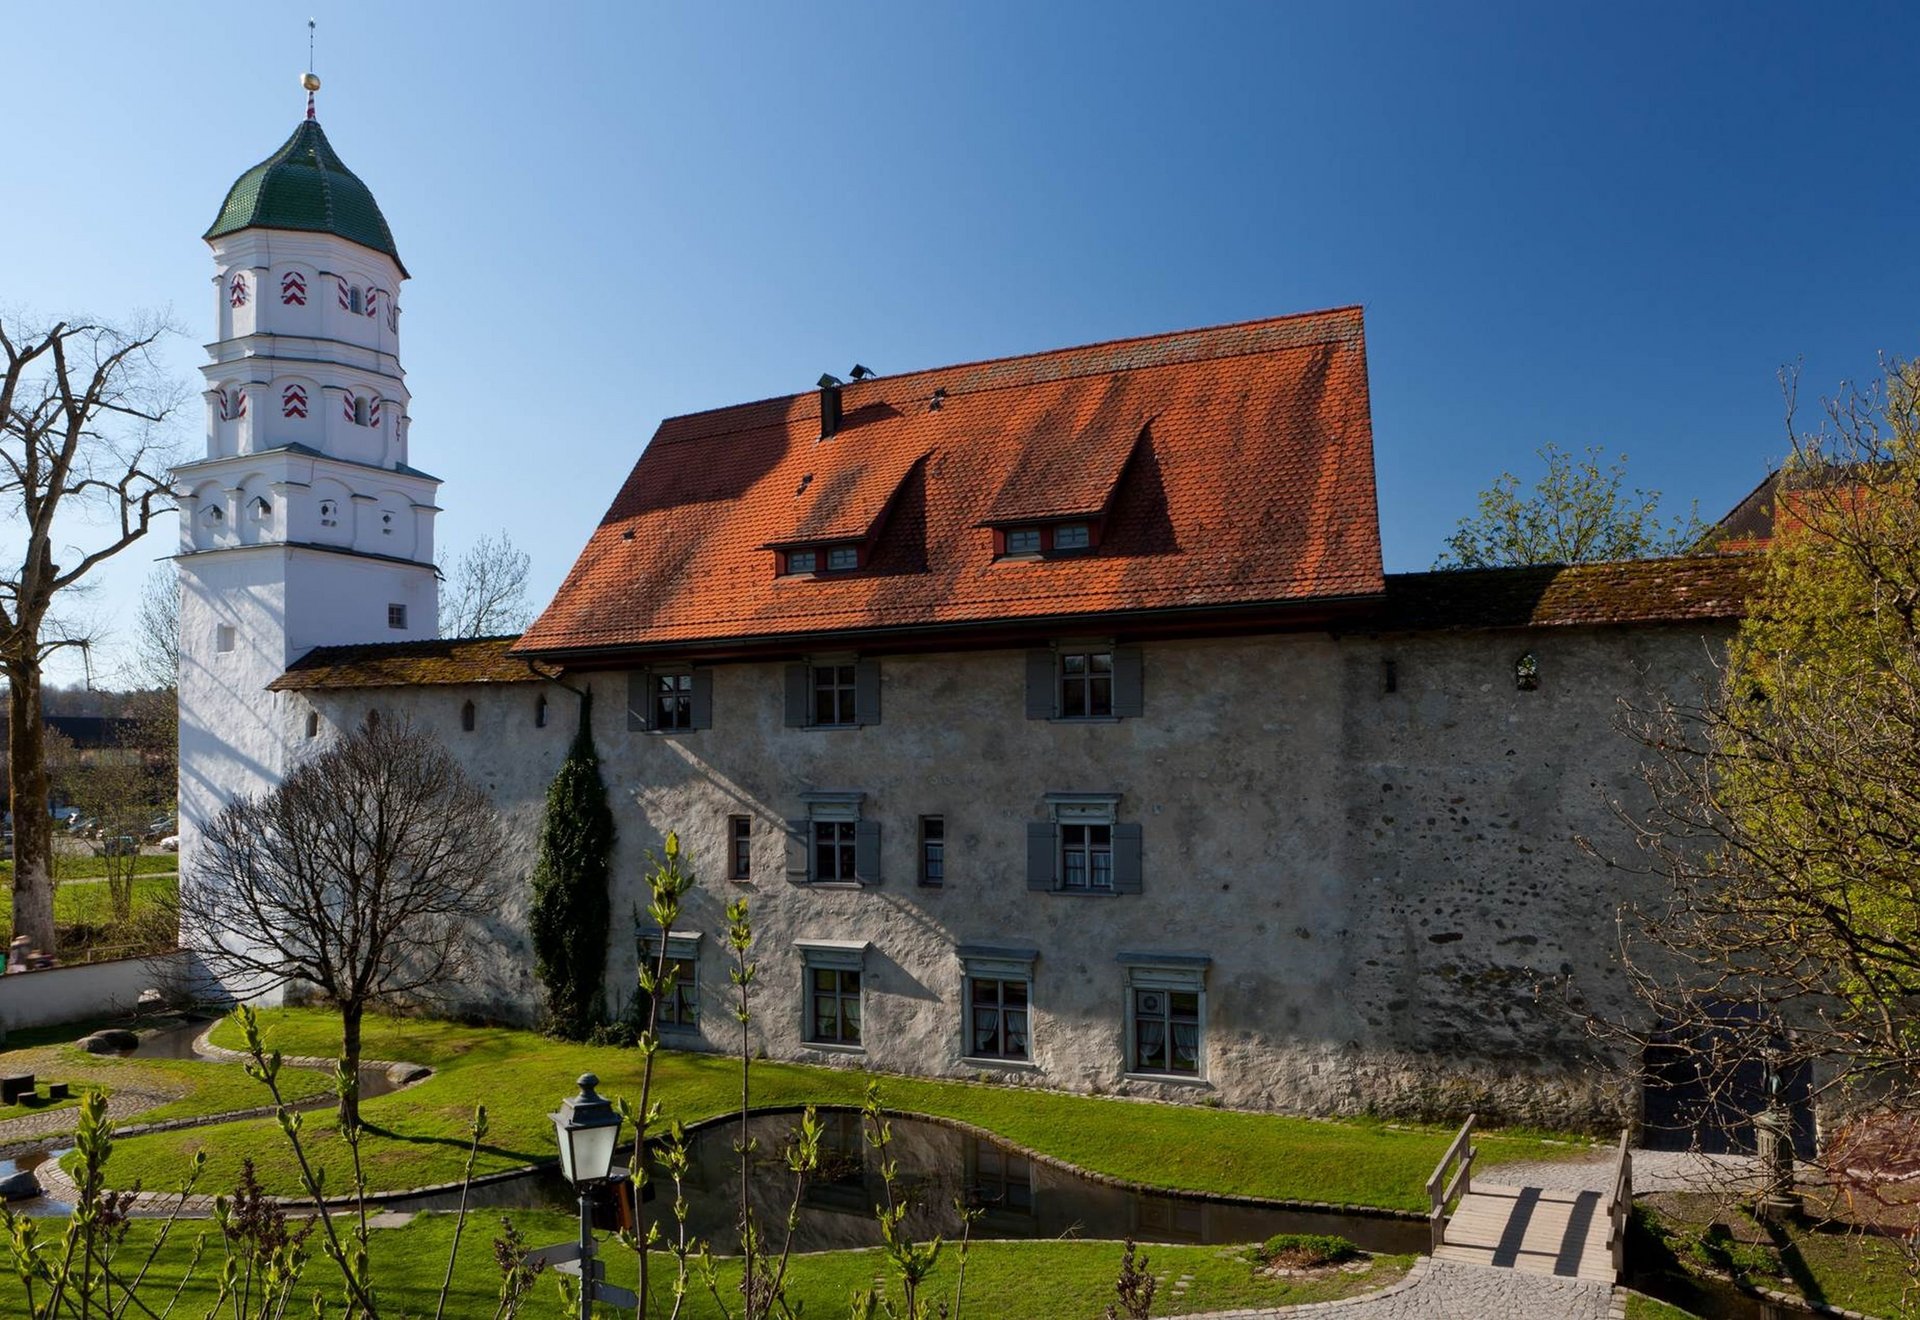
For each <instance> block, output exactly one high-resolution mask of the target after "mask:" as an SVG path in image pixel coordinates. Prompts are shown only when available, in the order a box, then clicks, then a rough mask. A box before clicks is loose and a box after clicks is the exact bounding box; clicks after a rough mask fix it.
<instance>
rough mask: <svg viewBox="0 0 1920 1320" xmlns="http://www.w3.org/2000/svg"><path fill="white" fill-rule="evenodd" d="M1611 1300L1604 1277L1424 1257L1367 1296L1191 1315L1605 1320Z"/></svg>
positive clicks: (1257, 1319)
mask: <svg viewBox="0 0 1920 1320" xmlns="http://www.w3.org/2000/svg"><path fill="white" fill-rule="evenodd" d="M1612 1304H1613V1288H1612V1287H1611V1286H1610V1285H1608V1284H1604V1283H1590V1282H1588V1281H1586V1280H1584V1279H1557V1278H1553V1277H1551V1276H1548V1275H1543V1274H1522V1273H1520V1272H1519V1271H1517V1270H1496V1269H1488V1268H1486V1267H1485V1266H1480V1265H1456V1264H1453V1263H1452V1262H1450V1261H1444V1260H1425V1259H1423V1260H1420V1261H1418V1262H1416V1263H1415V1264H1414V1267H1413V1268H1412V1269H1411V1270H1409V1271H1408V1272H1407V1277H1406V1278H1405V1279H1402V1280H1401V1281H1400V1282H1399V1283H1397V1284H1395V1285H1393V1286H1392V1287H1391V1288H1386V1289H1383V1290H1381V1291H1380V1292H1377V1293H1371V1294H1369V1295H1368V1296H1365V1297H1350V1298H1348V1299H1347V1300H1346V1301H1343V1302H1314V1303H1312V1304H1310V1305H1307V1306H1282V1307H1268V1308H1265V1309H1262V1310H1253V1311H1215V1312H1212V1313H1210V1314H1208V1315H1205V1316H1194V1317H1190V1320H1295V1317H1300V1318H1301V1320H1309V1318H1310V1320H1321V1317H1323V1316H1331V1317H1337V1320H1608V1316H1609V1314H1610V1313H1611V1307H1612Z"/></svg>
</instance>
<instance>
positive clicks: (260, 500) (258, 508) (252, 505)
mask: <svg viewBox="0 0 1920 1320" xmlns="http://www.w3.org/2000/svg"><path fill="white" fill-rule="evenodd" d="M247 512H248V513H250V514H252V515H253V520H254V521H255V522H265V521H267V520H268V519H269V518H271V517H273V505H272V503H271V502H269V501H268V499H267V498H266V496H264V495H255V496H254V497H253V499H252V500H251V501H249V502H248V504H247Z"/></svg>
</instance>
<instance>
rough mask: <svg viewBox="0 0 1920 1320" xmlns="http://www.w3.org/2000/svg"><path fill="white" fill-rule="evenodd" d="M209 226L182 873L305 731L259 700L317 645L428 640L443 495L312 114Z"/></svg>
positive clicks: (379, 279)
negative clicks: (216, 825) (419, 465)
mask: <svg viewBox="0 0 1920 1320" xmlns="http://www.w3.org/2000/svg"><path fill="white" fill-rule="evenodd" d="M306 82H307V85H308V89H309V93H310V94H309V96H308V100H307V117H306V120H305V121H304V122H303V123H301V124H300V126H299V127H298V128H296V129H295V130H294V133H293V136H292V137H290V138H288V139H287V141H286V145H284V146H282V147H281V148H280V149H279V150H278V151H276V152H274V153H273V155H272V156H270V157H268V158H267V159H266V160H264V161H262V162H261V163H260V164H258V165H256V166H254V167H253V168H252V169H250V170H248V171H247V172H246V173H245V174H243V175H241V176H240V178H239V180H238V181H237V182H236V183H235V184H234V185H233V187H232V188H231V189H230V190H229V191H228V193H227V197H226V201H225V202H224V203H223V204H222V205H221V207H220V213H219V216H218V218H216V219H215V220H214V222H213V226H212V227H211V228H210V229H208V230H207V232H206V239H207V242H208V244H209V245H210V246H211V247H212V248H213V261H214V269H215V274H214V291H215V294H216V298H215V309H216V317H217V324H218V326H219V329H218V332H217V333H216V335H215V336H214V342H213V343H212V344H211V345H209V346H208V350H207V351H208V357H209V358H210V361H209V362H208V363H207V365H206V366H204V367H202V368H201V370H202V371H203V372H204V373H205V374H206V381H207V389H206V400H207V453H206V457H205V458H203V459H200V460H198V461H195V462H192V463H187V464H183V465H182V466H181V467H179V468H178V469H176V470H175V473H174V486H175V489H176V491H177V492H178V494H179V498H180V555H179V565H180V586H181V594H180V808H181V820H180V825H181V844H182V857H181V861H182V865H183V866H185V865H190V864H191V857H192V851H193V845H194V843H195V841H196V836H197V834H198V831H199V827H200V825H201V824H202V823H203V822H205V821H207V820H209V819H211V818H212V816H213V815H215V814H217V813H218V812H219V810H220V808H221V807H222V806H224V805H225V804H226V803H227V802H228V801H229V800H231V799H232V798H233V797H234V796H235V795H236V794H239V793H258V792H260V791H262V790H263V789H266V788H270V787H272V786H273V785H274V784H275V783H277V782H278V781H279V779H280V777H281V775H282V774H283V773H284V772H285V770H286V768H287V765H288V763H289V761H290V760H291V758H292V756H293V755H294V753H295V751H296V750H297V749H298V748H299V746H300V745H301V744H302V743H303V742H304V740H305V739H306V738H307V737H308V736H309V734H310V733H311V732H313V731H312V730H310V729H309V728H308V727H307V720H306V718H305V714H304V712H303V711H302V710H296V709H295V708H294V705H293V703H292V701H291V699H290V698H288V697H286V696H284V695H282V694H279V693H273V692H269V691H268V690H267V685H268V684H269V683H271V682H272V681H273V680H274V679H276V678H278V677H279V676H280V674H281V673H282V672H284V671H285V669H286V667H287V665H288V664H289V662H291V661H293V660H295V659H297V658H298V657H299V656H300V655H302V654H303V653H305V652H306V651H308V650H310V649H312V648H313V647H315V646H320V645H333V644H341V643H355V642H386V641H406V640H413V639H419V638H431V637H433V636H435V635H436V632H437V621H436V617H435V616H436V614H437V613H438V609H439V584H438V579H437V577H436V575H435V572H434V567H433V515H434V513H435V512H436V511H437V510H436V509H435V506H434V496H435V492H436V491H437V490H438V488H439V484H440V483H439V482H438V480H437V479H435V478H434V477H431V476H428V475H427V474H426V473H424V472H421V471H418V470H417V469H415V468H413V467H412V466H410V465H409V464H408V462H407V420H408V419H407V387H406V383H405V375H404V373H403V372H402V371H401V368H400V347H399V327H400V299H399V291H400V282H401V281H402V280H404V279H405V278H406V277H407V272H406V268H405V267H404V266H402V265H401V264H400V256H399V252H398V250H397V249H396V248H395V247H394V243H393V235H392V233H391V232H389V230H388V229H387V222H386V220H385V218H384V217H383V216H382V215H381V214H380V208H379V206H378V205H376V204H375V202H374V200H373V194H372V193H370V192H369V191H368V190H367V187H366V185H365V184H363V183H361V182H360V180H359V179H358V178H356V177H354V175H353V173H352V171H350V170H348V169H347V167H346V166H345V165H344V164H343V163H342V162H341V160H340V158H339V157H338V156H337V155H335V154H334V151H333V148H332V147H331V146H330V145H329V144H328V142H327V138H326V135H325V134H324V133H322V132H321V131H320V125H319V123H318V122H317V121H316V120H315V119H314V117H313V99H312V96H311V91H312V90H313V89H314V88H317V87H318V85H319V80H318V79H316V78H313V77H312V76H311V75H309V76H308V78H307V79H306Z"/></svg>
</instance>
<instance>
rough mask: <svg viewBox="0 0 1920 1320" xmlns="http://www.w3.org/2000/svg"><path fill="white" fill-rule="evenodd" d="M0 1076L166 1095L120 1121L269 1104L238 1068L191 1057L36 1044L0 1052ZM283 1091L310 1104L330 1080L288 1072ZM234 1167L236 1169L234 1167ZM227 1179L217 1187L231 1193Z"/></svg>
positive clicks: (175, 1172) (171, 1176)
mask: <svg viewBox="0 0 1920 1320" xmlns="http://www.w3.org/2000/svg"><path fill="white" fill-rule="evenodd" d="M0 1072H7V1073H28V1072H30V1073H32V1074H34V1076H35V1078H36V1079H37V1081H38V1083H39V1085H40V1086H41V1087H42V1088H44V1087H45V1086H46V1084H47V1083H48V1082H68V1083H72V1084H75V1085H76V1086H87V1087H98V1088H100V1089H102V1090H104V1091H106V1093H107V1094H108V1095H109V1096H111V1095H112V1094H113V1093H114V1092H115V1091H140V1092H144V1093H146V1094H148V1095H158V1096H166V1097H170V1098H169V1099H167V1100H166V1101H165V1102H164V1103H162V1104H161V1105H160V1106H159V1107H158V1108H155V1109H149V1110H146V1111H144V1112H142V1113H140V1114H136V1115H134V1116H133V1117H131V1118H128V1119H125V1120H123V1122H124V1123H157V1122H160V1121H161V1120H163V1119H169V1118H192V1117H198V1116H201V1115H205V1114H221V1113H230V1112H232V1111H234V1110H239V1109H256V1108H258V1107H259V1106H261V1105H263V1104H268V1103H270V1097H268V1095H267V1093H266V1092H265V1091H264V1090H263V1089H262V1088H261V1086H260V1084H259V1083H258V1082H256V1081H254V1080H253V1079H251V1078H250V1077H248V1076H247V1075H246V1073H245V1072H244V1071H242V1069H241V1068H240V1066H239V1065H237V1064H222V1063H205V1062H201V1061H199V1060H195V1059H123V1058H118V1057H115V1056H112V1055H97V1054H88V1053H87V1052H86V1051H85V1050H81V1049H76V1048H74V1047H73V1046H72V1045H37V1046H34V1047H32V1048H30V1049H15V1050H7V1051H4V1052H0ZM282 1087H283V1089H284V1090H285V1092H286V1094H287V1098H288V1099H289V1100H294V1101H298V1100H310V1099H313V1098H314V1097H316V1096H320V1095H324V1094H331V1092H332V1089H333V1082H332V1079H331V1077H329V1076H328V1075H327V1074H326V1073H325V1072H322V1071H321V1070H319V1069H317V1068H316V1069H307V1068H301V1069H293V1068H289V1069H288V1070H287V1071H286V1073H285V1074H284V1080H283V1082H282ZM47 1108H48V1106H47V1105H46V1104H44V1103H43V1104H41V1105H40V1106H39V1107H38V1108H37V1109H34V1110H29V1109H25V1108H22V1107H21V1106H18V1105H15V1106H9V1107H7V1108H4V1109H0V1119H4V1118H17V1117H19V1116H20V1115H21V1114H23V1113H31V1112H42V1111H44V1110H45V1109H47ZM238 1167H239V1166H238V1165H236V1166H235V1168H236V1169H238ZM185 1172H186V1166H185V1165H184V1164H183V1165H181V1166H179V1167H178V1168H170V1169H166V1170H162V1171H160V1175H161V1176H160V1177H159V1179H158V1180H157V1181H155V1180H152V1179H150V1180H149V1181H148V1186H153V1187H167V1186H172V1185H173V1184H174V1183H176V1182H178V1181H179V1180H180V1178H181V1176H182V1175H183V1174H184V1173H185ZM231 1186H232V1182H231V1180H229V1182H228V1183H227V1185H225V1186H223V1187H221V1188H220V1190H221V1191H227V1190H230V1189H231Z"/></svg>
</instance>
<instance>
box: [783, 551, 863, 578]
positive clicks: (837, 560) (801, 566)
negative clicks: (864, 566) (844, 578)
mask: <svg viewBox="0 0 1920 1320" xmlns="http://www.w3.org/2000/svg"><path fill="white" fill-rule="evenodd" d="M781 563H782V564H784V565H785V568H784V569H783V571H784V572H785V574H786V575H787V576H788V577H795V576H804V575H806V574H809V573H850V572H852V571H853V570H854V569H856V568H858V567H860V547H859V546H857V545H830V546H825V547H823V548H821V549H817V550H785V551H782V552H781Z"/></svg>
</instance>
